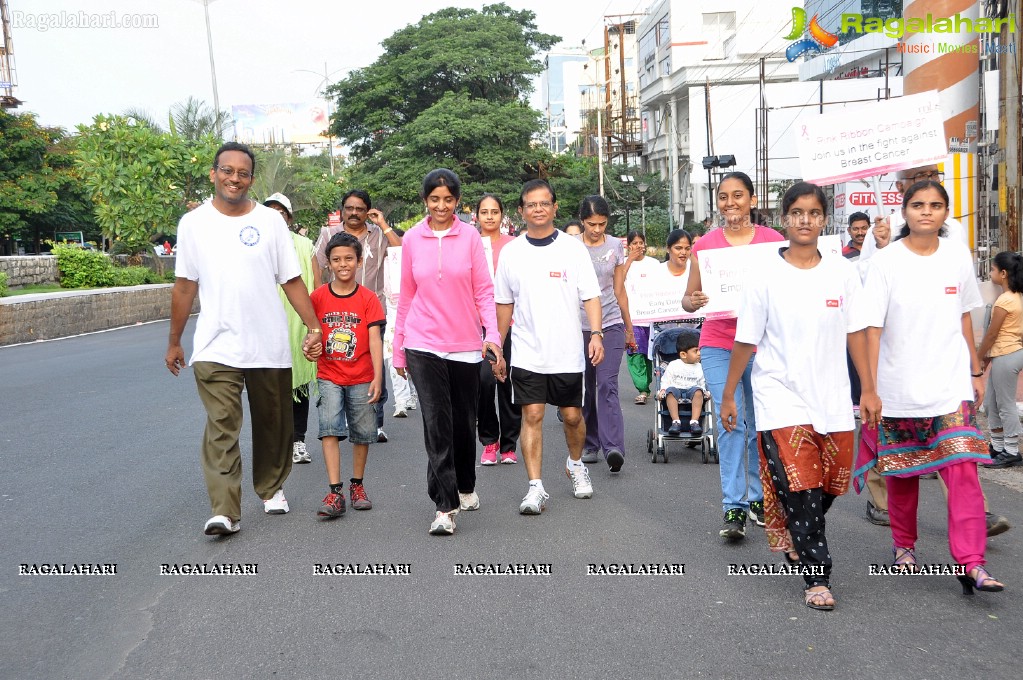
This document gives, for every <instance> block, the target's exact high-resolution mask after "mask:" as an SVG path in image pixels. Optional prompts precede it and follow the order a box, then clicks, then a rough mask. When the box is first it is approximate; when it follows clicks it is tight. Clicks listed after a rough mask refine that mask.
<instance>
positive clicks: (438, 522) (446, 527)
mask: <svg viewBox="0 0 1023 680" xmlns="http://www.w3.org/2000/svg"><path fill="white" fill-rule="evenodd" d="M457 514H458V511H457V510H452V511H451V512H441V511H440V510H438V511H437V516H436V517H434V518H433V523H432V524H431V525H430V533H431V534H434V535H437V536H440V535H445V534H446V535H450V534H453V533H455V515H457Z"/></svg>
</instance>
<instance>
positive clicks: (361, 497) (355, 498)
mask: <svg viewBox="0 0 1023 680" xmlns="http://www.w3.org/2000/svg"><path fill="white" fill-rule="evenodd" d="M348 493H350V494H351V495H352V509H353V510H372V509H373V503H371V502H370V500H369V496H367V495H366V487H364V486H363V485H362V484H359V483H357V482H352V483H351V484H350V485H349V487H348Z"/></svg>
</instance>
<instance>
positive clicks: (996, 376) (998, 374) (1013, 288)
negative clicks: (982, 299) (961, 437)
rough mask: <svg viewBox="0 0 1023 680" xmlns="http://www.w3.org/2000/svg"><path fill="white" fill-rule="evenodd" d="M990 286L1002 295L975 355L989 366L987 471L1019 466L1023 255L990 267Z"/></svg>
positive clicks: (1007, 256) (998, 258) (1000, 258)
mask: <svg viewBox="0 0 1023 680" xmlns="http://www.w3.org/2000/svg"><path fill="white" fill-rule="evenodd" d="M991 283H993V284H995V285H998V286H1001V287H1002V288H1003V289H1004V291H1005V292H1003V293H1002V294H1001V295H999V296H998V299H997V300H995V304H994V307H992V309H991V324H990V325H989V326H988V328H987V332H986V333H985V334H984V339H983V340H982V341H981V343H980V349H978V350H977V354H979V355H980V358H981V360H982V361H983V363H984V366H985V367H987V365H988V364H990V365H991V373H990V374H988V378H987V401H986V402H984V404H985V406H986V407H987V421H988V427H990V428H991V449H990V453H991V455H992V456H993V457H994V460H992V461H991V463H990V464H989V465H986V467H989V468H1003V467H1012V466H1013V465H1019V464H1020V463H1021V462H1023V458H1021V457H1020V455H1019V435H1020V432H1021V431H1023V428H1021V427H1020V423H1019V408H1018V407H1017V406H1016V387H1017V385H1018V383H1019V372H1020V370H1021V369H1023V255H1020V254H1019V253H1012V252H1009V251H1005V252H1002V253H998V254H997V255H995V259H994V260H993V261H992V263H991Z"/></svg>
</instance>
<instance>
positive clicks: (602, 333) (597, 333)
mask: <svg viewBox="0 0 1023 680" xmlns="http://www.w3.org/2000/svg"><path fill="white" fill-rule="evenodd" d="M590 335H599V336H600V339H601V340H603V339H604V331H590Z"/></svg>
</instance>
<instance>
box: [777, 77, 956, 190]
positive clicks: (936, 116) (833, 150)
mask: <svg viewBox="0 0 1023 680" xmlns="http://www.w3.org/2000/svg"><path fill="white" fill-rule="evenodd" d="M794 131H795V134H796V139H797V144H798V147H799V166H800V170H801V171H802V175H803V178H804V179H805V180H806V181H807V182H813V183H814V184H823V185H827V184H839V183H840V182H848V181H851V180H855V179H861V178H864V177H872V176H876V175H884V174H886V173H889V172H895V171H897V170H902V169H904V168H915V167H919V166H921V165H930V164H932V163H940V162H942V161H943V160H945V157H946V156H947V155H948V150H947V147H946V145H945V124H944V122H943V118H942V115H941V108H940V106H939V104H938V93H937V91H936V90H931V91H929V92H921V93H920V94H912V95H907V96H905V97H900V98H898V99H889V100H885V101H879V102H871V103H868V104H861V105H859V106H857V107H856V108H851V109H842V110H840V111H836V112H834V113H823V114H821V115H819V116H816V117H814V118H810V119H809V120H807V121H806V122H805V123H799V124H797V125H795V126H794Z"/></svg>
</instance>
